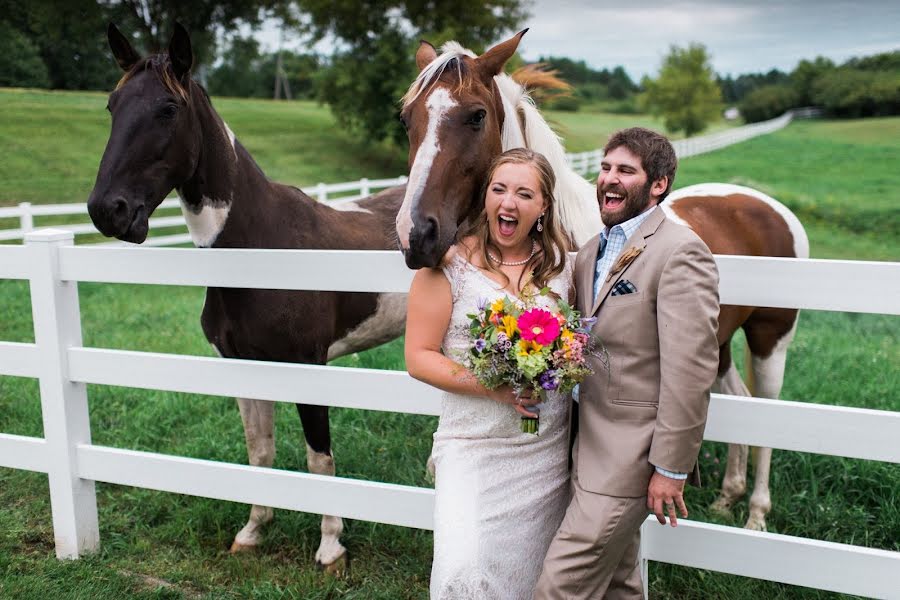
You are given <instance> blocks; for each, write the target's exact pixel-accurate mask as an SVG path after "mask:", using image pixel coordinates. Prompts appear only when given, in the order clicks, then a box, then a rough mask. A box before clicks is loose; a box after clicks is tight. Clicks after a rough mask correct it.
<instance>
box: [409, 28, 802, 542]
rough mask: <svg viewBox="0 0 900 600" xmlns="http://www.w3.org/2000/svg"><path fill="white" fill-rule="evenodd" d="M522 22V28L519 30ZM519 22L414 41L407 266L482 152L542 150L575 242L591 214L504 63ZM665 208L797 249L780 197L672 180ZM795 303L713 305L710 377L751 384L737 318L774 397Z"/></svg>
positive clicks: (593, 207)
mask: <svg viewBox="0 0 900 600" xmlns="http://www.w3.org/2000/svg"><path fill="white" fill-rule="evenodd" d="M526 31H527V30H526ZM524 33H525V32H524V31H523V32H521V33H519V34H518V35H516V36H514V37H513V38H511V39H509V40H507V41H505V42H503V43H501V44H498V45H497V46H495V47H493V48H491V49H490V50H488V51H487V52H485V53H484V54H483V55H481V56H475V55H474V54H473V53H471V52H469V51H467V50H465V49H463V48H462V47H460V46H459V45H458V44H455V43H449V44H446V45H445V46H444V47H443V52H442V53H441V54H440V55H438V53H437V51H436V50H435V48H434V47H433V46H431V45H430V44H428V43H427V42H423V43H422V44H421V45H420V47H419V50H418V52H417V53H416V63H417V65H418V66H419V69H420V73H419V76H418V77H417V78H416V80H415V81H414V82H413V83H412V85H411V86H410V88H409V91H408V92H407V93H406V95H405V96H404V99H403V104H404V105H403V110H402V113H401V119H402V121H403V123H404V125H405V126H406V128H407V130H408V134H409V144H410V148H409V164H410V178H409V183H408V185H407V188H406V196H405V197H404V199H403V206H402V207H401V208H400V212H399V214H398V215H397V234H398V238H399V241H400V245H401V250H403V252H404V254H405V257H406V263H407V265H408V266H409V267H410V268H419V267H433V266H435V265H437V264H438V263H439V261H440V259H441V257H442V256H443V255H444V253H445V252H446V250H447V249H448V248H449V246H450V245H451V244H452V243H453V242H454V241H455V237H456V234H457V230H458V227H459V225H460V224H461V223H462V222H463V221H465V220H466V219H467V218H471V217H473V216H474V215H477V214H478V212H479V211H480V210H481V207H482V198H481V190H482V187H481V186H482V182H483V180H484V178H485V177H486V173H487V167H488V164H489V163H490V161H491V159H492V158H493V157H495V156H496V155H497V154H499V153H500V152H502V151H503V150H506V149H509V148H514V147H518V146H526V147H528V148H531V149H533V150H536V151H538V152H541V153H543V154H544V155H545V156H547V158H548V159H549V160H550V163H551V164H552V165H553V167H554V170H555V171H556V174H557V187H556V190H555V194H554V195H555V196H556V198H557V203H556V210H558V211H559V215H558V217H559V219H560V223H562V224H563V226H564V227H565V228H566V230H567V231H568V233H569V235H570V237H571V238H572V240H573V241H574V242H575V245H576V246H580V245H581V244H583V243H584V242H585V241H587V240H588V239H589V238H590V237H592V236H593V235H595V234H596V233H597V232H598V231H599V230H600V227H601V226H602V225H601V221H600V214H599V207H598V203H597V199H596V190H595V188H594V186H593V185H591V184H589V183H587V182H586V181H584V179H583V178H581V177H580V176H579V175H577V174H576V173H574V171H572V169H571V168H570V167H569V166H568V164H567V163H566V160H565V153H564V149H563V146H562V144H561V142H560V140H559V138H558V137H557V136H556V135H555V134H554V133H553V131H552V130H551V129H550V127H549V126H548V125H547V123H546V122H545V121H544V119H543V117H542V116H541V115H540V113H539V111H538V110H537V109H536V108H535V106H534V104H533V103H532V102H531V101H530V100H529V98H528V96H527V93H526V90H525V89H524V88H523V87H522V86H520V85H518V84H517V83H516V82H515V81H513V80H512V79H511V78H510V77H508V76H507V75H505V74H504V73H503V72H502V71H503V67H504V65H505V63H506V61H507V60H508V59H509V58H510V57H511V56H512V55H513V53H514V52H515V51H516V49H517V47H518V45H519V41H520V39H521V37H522V35H523V34H524ZM662 208H663V210H665V212H666V214H667V215H668V217H669V218H671V219H673V220H675V221H677V222H679V223H681V224H683V225H686V226H687V227H690V228H691V229H693V230H694V231H696V232H697V234H698V235H700V237H701V238H702V239H703V240H704V241H705V242H706V244H707V245H708V246H709V248H710V249H711V250H712V251H713V253H715V254H746V255H755V256H785V257H802V258H805V257H807V256H808V255H809V243H808V241H807V238H806V233H805V232H804V230H803V227H802V226H801V225H800V222H799V221H798V220H797V218H796V217H795V216H794V215H793V214H792V213H791V212H790V211H789V210H788V209H787V208H785V207H784V206H783V205H782V204H781V203H779V202H777V201H775V200H773V199H772V198H769V197H768V196H766V195H764V194H761V193H759V192H757V191H755V190H751V189H749V188H744V187H739V186H731V185H724V184H703V185H698V186H691V187H688V188H684V189H682V190H677V191H675V192H673V193H672V194H671V195H670V196H669V197H668V198H667V199H666V201H665V203H664V204H663V205H662ZM796 322H797V311H796V310H786V309H775V308H754V307H743V306H723V307H722V309H721V313H720V316H719V335H718V342H719V344H720V359H719V377H718V379H717V382H716V389H717V390H718V391H721V392H722V393H726V394H735V395H744V396H748V395H750V392H749V390H748V389H747V387H746V386H745V385H744V382H743V381H742V380H741V378H740V376H739V374H738V372H737V370H736V369H735V366H734V364H733V362H732V360H731V347H730V341H731V338H732V336H733V335H734V333H735V331H737V329H738V328H743V329H744V332H745V334H746V337H747V341H748V346H749V350H750V353H751V355H752V375H753V380H754V381H755V382H756V389H755V392H756V393H757V394H758V395H760V396H764V397H768V398H777V397H778V394H779V393H780V391H781V385H782V381H783V377H784V366H785V357H786V351H787V347H788V345H789V343H790V341H791V338H792V337H793V334H794V330H795V327H796ZM770 460H771V450H770V449H760V450H759V453H758V456H757V460H756V482H755V488H754V492H753V495H752V497H751V499H750V515H749V518H748V520H747V523H746V527H748V528H751V529H765V516H766V513H767V512H768V511H769V509H770V506H771V501H770V498H769V489H768V480H769V464H770ZM746 468H747V448H746V446H744V447H739V446H731V447H730V448H729V452H728V466H727V471H726V474H725V480H724V484H723V487H722V494H721V496H720V497H719V499H718V500H717V501H716V502H715V504H714V508H715V509H717V510H719V511H721V512H727V511H729V510H730V507H731V505H732V504H733V503H734V502H735V501H736V500H737V499H738V498H739V497H740V496H741V495H742V494H743V493H744V491H745V487H746Z"/></svg>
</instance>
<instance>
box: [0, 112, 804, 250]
mask: <svg viewBox="0 0 900 600" xmlns="http://www.w3.org/2000/svg"><path fill="white" fill-rule="evenodd" d="M816 110H817V109H810V108H804V109H796V110H792V111H788V112H786V113H785V114H783V115H782V116H780V117H778V118H776V119H772V120H770V121H764V122H762V123H753V124H751V125H744V126H743V127H735V128H733V129H728V130H725V131H721V132H719V133H713V134H710V135H704V136H697V137H691V138H686V139H683V140H675V141H674V142H672V145H673V146H674V147H675V153H676V154H677V155H678V157H679V158H687V157H689V156H696V155H698V154H703V153H705V152H712V151H713V150H718V149H720V148H724V147H726V146H730V145H732V144H737V143H739V142H743V141H745V140H748V139H750V138H754V137H757V136H760V135H765V134H767V133H771V132H773V131H777V130H779V129H782V128H784V127H786V126H787V125H788V123H790V122H791V120H792V119H796V118H807V117H810V116H816V115H817V114H818V113H816V112H815V111H816ZM566 157H567V158H568V160H569V164H571V165H572V168H573V169H574V170H575V172H577V173H579V174H581V175H584V176H587V175H590V174H593V173H596V172H597V170H598V167H599V165H600V160H601V159H602V158H603V150H602V149H597V150H591V151H588V152H580V153H576V154H567V155H566ZM404 183H406V176H401V177H396V178H393V179H373V180H369V179H366V178H363V179H360V180H359V181H349V182H346V183H331V184H326V183H319V184H316V185H315V186H310V187H308V188H306V189H305V191H306V192H307V193H308V194H310V195H311V196H313V197H315V198H316V199H318V200H319V201H320V202H325V201H331V202H332V203H334V204H340V203H342V202H352V201H353V200H359V199H360V198H365V197H366V196H368V195H369V194H371V193H372V192H373V191H376V190H381V189H384V188H388V187H392V186H395V185H402V184H404ZM179 206H180V204H179V201H178V199H177V198H169V199H166V200H164V201H163V203H162V204H161V205H160V206H159V208H158V209H157V211H165V210H167V209H174V208H178V207H179ZM87 214H88V212H87V204H84V203H70V204H50V205H37V206H34V205H32V204H31V203H30V202H22V203H19V204H18V205H17V206H11V207H8V208H0V219H18V220H19V227H18V228H13V229H6V230H0V241H5V240H21V239H23V237H24V236H25V234H26V233H28V232H29V231H33V230H34V229H35V222H34V218H35V217H48V216H66V215H84V216H87ZM184 226H185V223H184V217H182V216H181V215H180V214H179V215H172V216H162V217H160V216H157V217H153V218H151V219H150V230H151V232H154V231H157V230H159V229H162V228H164V227H184ZM53 227H59V228H62V229H67V230H69V231H72V232H73V233H75V234H77V235H80V234H96V233H97V229H96V228H95V227H94V225H93V224H91V223H89V222H87V223H76V224H73V225H58V224H54V225H53ZM190 241H191V236H190V235H189V234H187V233H177V234H163V235H152V234H151V237H149V238H147V241H146V242H144V245H145V246H174V245H176V244H184V243H187V242H190ZM106 243H107V244H109V245H124V244H125V242H106Z"/></svg>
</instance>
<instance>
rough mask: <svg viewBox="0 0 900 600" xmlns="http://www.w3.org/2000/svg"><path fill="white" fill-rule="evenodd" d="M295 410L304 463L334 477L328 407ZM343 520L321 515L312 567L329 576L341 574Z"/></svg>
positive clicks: (301, 406) (344, 552) (344, 565)
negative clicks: (316, 548) (299, 423)
mask: <svg viewBox="0 0 900 600" xmlns="http://www.w3.org/2000/svg"><path fill="white" fill-rule="evenodd" d="M297 412H299V413H300V421H301V422H302V423H303V435H304V436H305V437H306V464H307V466H308V468H309V472H310V473H315V474H317V475H331V476H334V473H335V468H334V457H333V456H332V453H331V432H330V429H329V425H328V407H327V406H310V405H306V404H298V405H297ZM343 531H344V522H343V520H342V519H341V518H340V517H335V516H332V515H322V539H321V541H320V543H319V549H318V550H316V566H317V567H319V568H321V569H325V571H326V572H328V573H331V574H332V575H338V576H340V575H343V573H344V571H345V570H346V568H347V565H348V557H347V549H346V548H344V546H342V545H341V539H340V538H341V533H342V532H343Z"/></svg>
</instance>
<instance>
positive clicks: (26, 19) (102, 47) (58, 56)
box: [0, 0, 119, 90]
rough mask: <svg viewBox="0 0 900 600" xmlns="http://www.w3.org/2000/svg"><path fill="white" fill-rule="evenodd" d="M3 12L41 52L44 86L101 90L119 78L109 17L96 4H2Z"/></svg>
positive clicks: (0, 0) (42, 0)
mask: <svg viewBox="0 0 900 600" xmlns="http://www.w3.org/2000/svg"><path fill="white" fill-rule="evenodd" d="M0 14H3V15H4V20H5V21H6V22H7V23H8V24H9V25H10V26H11V27H13V28H15V30H17V31H18V32H20V33H21V34H22V35H24V36H25V37H26V38H27V39H28V40H29V41H30V43H31V45H32V46H33V47H35V48H37V50H38V54H39V55H40V60H41V62H42V63H43V65H44V66H43V69H41V71H42V72H44V73H46V77H47V82H46V83H45V84H44V85H46V86H48V87H52V88H58V89H95V90H99V89H107V88H109V86H110V85H111V84H113V83H115V81H116V78H117V77H118V76H119V70H118V67H116V66H115V62H114V61H113V60H112V59H111V58H110V56H109V50H108V48H107V44H106V23H107V21H108V19H109V15H108V14H107V13H106V12H105V11H104V10H103V9H102V8H101V7H99V6H98V5H97V3H96V2H95V1H94V0H69V1H68V2H64V3H61V2H58V1H53V0H31V1H29V2H17V1H16V0H0ZM4 37H5V36H4ZM31 68H37V67H29V69H31Z"/></svg>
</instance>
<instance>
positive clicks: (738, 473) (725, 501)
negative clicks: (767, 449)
mask: <svg viewBox="0 0 900 600" xmlns="http://www.w3.org/2000/svg"><path fill="white" fill-rule="evenodd" d="M713 389H715V390H716V391H718V392H719V393H722V394H731V395H733V396H750V391H749V390H748V389H747V386H746V385H744V381H743V380H742V379H741V375H740V373H738V371H737V369H736V368H735V366H734V363H732V362H731V361H730V359H729V364H728V368H727V370H726V371H725V373H724V374H723V375H721V376H720V377H719V378H718V379H717V380H716V384H715V387H714V388H713ZM746 491H747V446H746V445H744V444H728V461H727V463H726V466H725V477H724V478H723V479H722V491H721V492H720V493H719V497H718V498H717V499H716V501H715V502H713V503H712V506H710V510H712V511H713V512H716V513H718V514H720V515H722V516H725V517H730V516H731V507H732V506H733V505H734V503H735V502H736V501H737V500H738V499H739V498H741V497H742V496H743V495H744V492H746Z"/></svg>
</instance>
